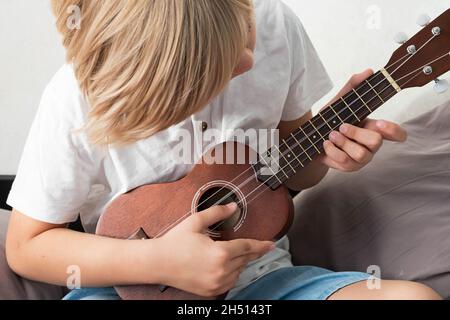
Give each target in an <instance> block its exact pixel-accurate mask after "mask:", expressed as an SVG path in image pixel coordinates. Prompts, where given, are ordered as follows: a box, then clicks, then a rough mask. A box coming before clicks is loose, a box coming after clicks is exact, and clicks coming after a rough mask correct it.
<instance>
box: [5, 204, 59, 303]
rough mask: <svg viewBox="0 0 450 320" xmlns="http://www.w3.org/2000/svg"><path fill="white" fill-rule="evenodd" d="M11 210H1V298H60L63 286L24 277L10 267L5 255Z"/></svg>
mask: <svg viewBox="0 0 450 320" xmlns="http://www.w3.org/2000/svg"><path fill="white" fill-rule="evenodd" d="M9 217H10V212H9V211H5V210H0V300H38V299H39V300H40V299H46V300H57V299H58V300H59V299H61V298H62V297H63V295H64V290H63V288H61V287H57V286H51V285H47V284H42V283H37V282H34V281H29V280H26V279H23V278H21V277H19V276H17V275H16V274H14V272H12V271H11V269H10V268H9V267H8V263H7V261H6V257H5V238H6V230H7V228H8V221H9Z"/></svg>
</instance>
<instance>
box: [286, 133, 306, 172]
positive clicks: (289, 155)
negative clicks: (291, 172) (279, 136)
mask: <svg viewBox="0 0 450 320" xmlns="http://www.w3.org/2000/svg"><path fill="white" fill-rule="evenodd" d="M294 139H295V137H294ZM296 141H297V140H296ZM283 143H284V144H285V145H286V147H288V149H289V151H291V153H292V154H293V155H294V157H295V159H296V160H297V161H298V163H299V164H300V165H301V166H302V167H303V168H304V167H305V166H304V165H303V163H302V162H301V161H300V160H299V159H298V158H297V156H296V155H295V152H294V151H292V149H291V147H289V145H288V144H287V142H286V140H283ZM288 157H289V158H291V154H288Z"/></svg>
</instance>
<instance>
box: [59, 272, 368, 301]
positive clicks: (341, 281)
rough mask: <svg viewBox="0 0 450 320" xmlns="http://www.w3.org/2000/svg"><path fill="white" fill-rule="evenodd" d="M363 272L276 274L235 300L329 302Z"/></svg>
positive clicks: (96, 294) (104, 296) (105, 293)
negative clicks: (332, 296) (328, 300)
mask: <svg viewBox="0 0 450 320" xmlns="http://www.w3.org/2000/svg"><path fill="white" fill-rule="evenodd" d="M370 277H371V275H369V274H367V273H360V272H333V271H329V270H326V269H322V268H317V267H309V266H303V267H289V268H283V269H279V270H276V271H273V272H271V273H269V274H267V275H265V276H264V277H262V278H260V279H258V280H257V281H255V282H253V283H251V284H250V285H249V286H247V287H246V288H244V289H243V290H241V291H240V292H238V293H237V294H236V295H235V296H233V297H232V298H231V300H326V299H328V298H329V297H330V296H331V295H332V294H333V293H335V292H337V291H339V290H340V289H342V288H345V287H347V286H349V285H352V284H355V283H357V282H361V281H367V280H369V279H370ZM64 300H120V297H119V296H118V295H117V293H116V291H115V290H114V288H90V289H77V290H73V291H71V292H70V293H69V294H68V295H67V296H66V297H65V298H64Z"/></svg>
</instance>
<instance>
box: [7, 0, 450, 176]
mask: <svg viewBox="0 0 450 320" xmlns="http://www.w3.org/2000/svg"><path fill="white" fill-rule="evenodd" d="M285 1H286V2H287V3H288V4H289V5H290V6H292V8H293V9H294V10H295V12H296V13H297V14H298V15H299V16H300V17H301V19H302V20H303V22H304V25H305V27H306V29H307V30H308V31H309V34H310V36H311V38H312V39H313V42H314V43H315V44H316V47H317V49H318V51H319V54H320V55H321V56H322V58H323V61H324V63H325V65H326V67H327V69H328V70H329V73H330V75H331V76H332V78H333V80H334V81H335V83H336V85H337V86H338V85H341V84H343V83H344V82H345V80H347V78H348V77H349V76H350V75H351V74H352V73H354V72H358V71H361V70H363V69H365V68H367V67H372V68H374V69H379V68H380V67H382V66H383V65H384V64H385V62H386V61H387V58H388V57H389V55H390V53H391V52H392V51H393V49H395V48H396V45H395V44H394V42H393V41H392V38H393V36H394V35H395V34H396V33H397V32H398V31H405V32H408V33H409V34H411V35H412V34H413V33H414V32H416V31H417V30H418V27H417V26H416V25H415V21H416V18H417V16H418V15H419V14H420V13H424V12H426V13H428V14H430V15H431V16H433V17H434V16H436V15H437V14H438V13H440V12H442V11H444V10H445V9H447V8H448V7H450V0H426V1H424V0H395V1H391V0H340V1H338V0H317V1H310V0H285ZM374 6H375V7H374ZM374 8H375V9H374ZM377 8H378V9H377ZM368 9H374V10H375V11H374V12H375V15H373V14H372V15H371V14H368V11H367V10H368ZM0 10H1V11H0V174H14V173H15V172H16V170H17V166H18V161H19V159H20V154H21V151H22V148H23V144H24V141H25V139H26V136H27V133H28V129H29V126H30V124H31V121H32V119H33V116H34V114H35V111H36V108H37V105H38V102H39V98H40V95H41V93H42V90H43V88H44V87H45V85H46V83H47V82H48V81H49V79H50V78H51V76H52V75H53V73H54V72H55V71H56V70H57V69H58V67H59V66H60V65H61V64H62V63H63V61H64V53H63V50H62V48H61V46H60V44H59V39H58V35H57V34H56V32H55V30H54V27H53V20H52V17H51V14H50V9H49V0H0ZM377 10H380V11H379V18H380V21H379V23H380V24H379V29H377V28H375V29H371V28H369V27H368V25H367V23H368V22H374V23H375V27H376V26H377V22H378V21H377V20H378V19H377V14H376V12H377ZM448 78H449V77H448ZM431 92H432V91H431V89H425V90H422V91H420V90H419V91H416V92H414V93H412V94H408V93H403V94H401V96H400V97H398V98H396V99H395V101H393V102H391V103H389V105H388V106H386V107H385V108H383V110H382V112H381V114H379V115H380V116H384V117H387V118H390V119H405V118H408V117H411V116H413V115H415V114H417V113H420V112H422V111H425V110H428V109H429V108H430V107H431V106H433V105H435V104H436V103H437V102H440V101H444V100H445V99H449V98H450V94H449V93H447V94H445V95H443V96H439V97H437V96H436V95H434V94H433V93H431ZM324 101H325V99H324ZM411 102H414V103H413V106H412V107H409V105H410V103H411ZM324 103H325V102H324ZM407 107H408V109H407Z"/></svg>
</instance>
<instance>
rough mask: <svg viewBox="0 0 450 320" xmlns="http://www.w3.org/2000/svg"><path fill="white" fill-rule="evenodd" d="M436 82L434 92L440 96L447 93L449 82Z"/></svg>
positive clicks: (439, 80)
mask: <svg viewBox="0 0 450 320" xmlns="http://www.w3.org/2000/svg"><path fill="white" fill-rule="evenodd" d="M434 82H436V83H435V85H434V91H436V92H437V93H439V94H441V93H444V92H446V91H447V90H448V88H449V84H448V81H447V80H441V79H436V80H434Z"/></svg>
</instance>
